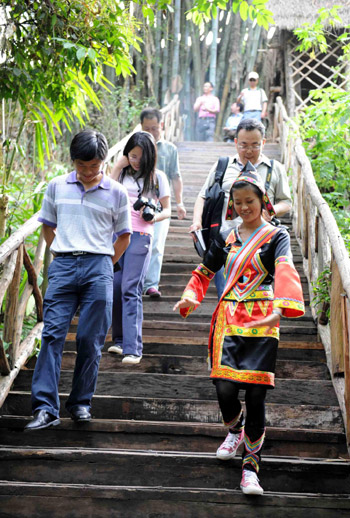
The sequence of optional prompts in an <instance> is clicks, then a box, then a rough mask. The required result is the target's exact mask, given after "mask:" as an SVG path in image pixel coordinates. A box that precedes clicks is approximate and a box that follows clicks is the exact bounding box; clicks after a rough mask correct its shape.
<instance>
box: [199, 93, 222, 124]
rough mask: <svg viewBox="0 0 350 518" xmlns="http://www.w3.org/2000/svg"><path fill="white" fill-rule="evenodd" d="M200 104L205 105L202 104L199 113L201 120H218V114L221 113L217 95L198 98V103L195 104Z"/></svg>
mask: <svg viewBox="0 0 350 518" xmlns="http://www.w3.org/2000/svg"><path fill="white" fill-rule="evenodd" d="M199 102H202V103H203V104H201V107H200V108H199V112H198V117H199V118H200V119H201V118H203V117H204V118H213V119H215V118H216V114H217V113H219V111H220V100H219V98H218V97H216V96H215V95H212V94H210V95H201V96H200V97H198V98H197V99H196V102H195V103H194V105H196V104H197V103H199ZM207 108H209V110H213V111H214V112H215V113H212V112H211V111H210V112H209V111H208V110H207Z"/></svg>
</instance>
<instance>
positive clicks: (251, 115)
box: [237, 72, 267, 121]
mask: <svg viewBox="0 0 350 518" xmlns="http://www.w3.org/2000/svg"><path fill="white" fill-rule="evenodd" d="M248 81H249V87H248V88H244V89H243V90H242V91H241V93H240V94H239V96H238V97H237V102H238V103H242V104H243V107H244V108H243V119H257V120H259V121H260V120H261V119H264V118H265V117H267V96H266V93H265V90H263V89H262V88H259V87H258V82H259V74H258V73H257V72H250V73H249V75H248Z"/></svg>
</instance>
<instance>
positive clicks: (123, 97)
mask: <svg viewBox="0 0 350 518" xmlns="http://www.w3.org/2000/svg"><path fill="white" fill-rule="evenodd" d="M142 88H143V83H142V81H139V82H138V86H137V87H133V88H132V89H131V90H130V91H126V90H125V88H122V87H120V86H117V87H116V88H114V89H113V90H112V91H110V92H107V91H104V92H101V100H102V104H103V107H102V109H101V110H97V109H93V110H91V112H90V124H91V125H92V127H94V128H95V129H96V130H99V131H102V132H103V133H104V135H105V136H106V137H107V140H108V142H109V144H110V146H112V145H113V144H114V143H115V142H118V141H119V140H121V139H122V138H123V137H124V136H125V135H127V134H128V133H129V132H130V131H132V130H133V129H134V127H135V126H136V125H137V124H139V122H140V113H141V111H142V109H143V108H145V107H146V106H157V102H156V100H155V99H153V98H147V97H146V98H145V97H144V96H143V95H142Z"/></svg>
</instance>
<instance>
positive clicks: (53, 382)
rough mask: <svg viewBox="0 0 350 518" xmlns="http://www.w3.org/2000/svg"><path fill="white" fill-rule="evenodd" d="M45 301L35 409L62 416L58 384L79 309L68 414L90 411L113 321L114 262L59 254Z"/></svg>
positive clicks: (34, 390) (34, 383)
mask: <svg viewBox="0 0 350 518" xmlns="http://www.w3.org/2000/svg"><path fill="white" fill-rule="evenodd" d="M48 278H49V285H48V289H47V291H46V294H45V299H44V329H43V333H42V338H41V349H40V353H39V356H38V359H37V362H36V365H35V370H34V374H33V380H32V408H33V412H36V411H37V410H46V411H47V412H49V413H50V414H52V415H54V416H56V417H58V416H59V409H60V401H59V396H58V382H59V377H60V370H61V360H62V353H63V346H64V342H65V339H66V335H67V333H68V330H69V326H70V323H71V320H72V318H73V316H74V314H75V312H76V310H77V309H78V307H79V306H80V315H79V324H78V329H77V335H76V348H77V358H76V362H75V369H74V374H73V383H72V390H71V393H70V395H69V398H68V400H67V402H66V408H67V410H71V409H72V408H73V407H74V406H76V405H82V406H84V407H86V408H87V409H88V410H89V409H90V408H91V399H92V396H93V394H94V392H95V388H96V383H97V374H98V366H99V363H100V358H101V351H102V348H103V346H104V342H105V338H106V335H107V332H108V329H109V327H110V325H111V321H112V289H113V264H112V259H111V257H110V256H107V255H97V254H96V255H95V254H88V255H79V256H58V257H56V258H55V259H54V260H53V261H52V263H51V264H50V267H49V274H48Z"/></svg>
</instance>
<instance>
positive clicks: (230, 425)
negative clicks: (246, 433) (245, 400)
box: [224, 410, 244, 431]
mask: <svg viewBox="0 0 350 518" xmlns="http://www.w3.org/2000/svg"><path fill="white" fill-rule="evenodd" d="M242 414H243V410H241V411H240V413H239V414H238V415H237V416H236V417H234V418H233V419H232V421H230V422H229V423H226V422H225V421H224V425H225V426H226V428H235V427H236V426H237V424H238V423H239V422H240V421H241V423H240V426H239V427H238V428H237V431H239V430H242V429H243V428H244V425H243V422H242V421H243V420H242Z"/></svg>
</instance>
